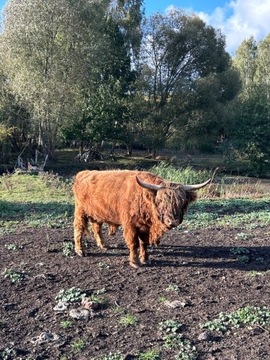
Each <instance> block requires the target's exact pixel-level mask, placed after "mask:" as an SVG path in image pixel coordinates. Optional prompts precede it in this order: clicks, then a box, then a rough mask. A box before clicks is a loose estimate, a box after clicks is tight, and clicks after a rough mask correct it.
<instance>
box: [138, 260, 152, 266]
mask: <svg viewBox="0 0 270 360" xmlns="http://www.w3.org/2000/svg"><path fill="white" fill-rule="evenodd" d="M140 263H141V265H150V264H151V261H150V260H143V259H141V260H140Z"/></svg>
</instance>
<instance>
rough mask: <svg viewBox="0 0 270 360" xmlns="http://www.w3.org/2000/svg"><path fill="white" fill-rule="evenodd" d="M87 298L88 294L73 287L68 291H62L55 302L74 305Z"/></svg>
mask: <svg viewBox="0 0 270 360" xmlns="http://www.w3.org/2000/svg"><path fill="white" fill-rule="evenodd" d="M85 296H86V294H85V293H84V292H83V291H82V290H81V289H80V288H76V287H72V288H70V289H67V290H64V289H62V290H60V291H59V293H58V295H56V297H55V300H57V301H62V302H67V303H73V302H79V301H81V300H82V298H84V297H85Z"/></svg>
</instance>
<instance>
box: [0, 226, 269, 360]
mask: <svg viewBox="0 0 270 360" xmlns="http://www.w3.org/2000/svg"><path fill="white" fill-rule="evenodd" d="M243 231H244V229H232V228H228V229H203V230H196V231H193V232H190V231H189V232H188V231H183V230H172V231H170V232H168V233H167V234H166V235H165V236H164V237H163V239H162V241H161V245H160V247H158V248H153V249H150V257H151V260H152V263H151V265H149V266H145V267H142V268H140V269H139V270H134V269H132V268H131V267H130V266H129V265H128V250H127V248H126V247H125V245H124V243H123V240H122V234H121V231H118V232H117V234H116V235H115V236H114V238H112V239H110V246H111V247H110V249H109V250H107V252H104V251H102V250H100V249H98V248H97V247H96V245H95V243H94V242H91V243H89V245H88V247H87V253H88V254H87V255H88V256H86V257H85V258H79V257H78V256H65V255H64V253H63V243H66V244H68V243H72V227H71V226H70V227H69V228H67V229H48V228H42V229H32V228H28V229H27V228H23V229H17V233H15V234H14V233H13V234H8V235H5V236H3V237H2V239H1V241H0V256H1V269H0V271H1V274H0V279H1V292H0V353H1V355H0V358H2V359H36V360H41V359H53V360H56V359H59V360H60V359H61V360H63V359H72V360H73V359H80V360H83V359H88V360H89V359H96V358H101V359H106V360H107V359H108V360H110V359H116V357H113V355H112V354H115V353H116V352H119V353H121V354H123V358H125V359H139V355H138V354H139V353H146V352H147V351H149V350H157V351H159V352H160V359H165V360H173V359H175V355H176V354H178V353H179V348H177V346H171V348H170V346H169V348H166V347H165V346H164V330H162V329H161V325H160V324H161V323H163V324H164V322H165V321H167V320H175V321H177V322H179V323H181V324H183V325H182V327H181V328H180V330H179V332H180V334H181V336H182V339H183V338H184V339H188V340H189V341H190V342H191V344H192V345H194V346H195V347H196V349H197V359H199V360H206V359H209V360H210V359H218V360H220V359H222V360H223V359H224V360H225V359H226V360H227V359H230V360H232V359H235V360H236V359H237V360H249V359H250V360H251V359H252V360H262V359H270V341H269V328H265V327H264V326H259V325H253V326H240V327H239V328H232V329H229V330H228V331H226V332H221V331H206V330H203V329H202V328H201V327H200V324H202V323H205V322H207V321H210V320H213V319H215V318H216V317H217V316H218V314H219V313H220V312H224V313H230V312H232V311H235V310H236V309H238V308H240V307H245V306H248V305H250V306H268V307H269V296H270V284H269V276H270V273H269V272H266V270H269V269H270V246H269V237H270V225H269V226H267V227H263V228H259V227H258V228H256V229H254V230H253V233H252V238H249V239H241V237H239V236H238V237H237V234H239V233H241V232H243ZM12 244H17V249H13V250H12V249H11V248H10V247H9V246H8V245H12ZM18 245H19V247H18ZM234 247H245V248H248V249H249V250H250V252H249V256H248V258H249V262H248V263H244V262H243V261H241V258H237V256H236V255H233V254H232V252H231V249H232V248H234ZM242 260H243V259H242ZM5 269H6V272H5V274H4V270H5ZM9 270H14V271H17V272H19V273H20V274H21V276H22V279H21V280H20V281H16V282H12V281H11V279H12V275H11V274H10V272H8V271H9ZM251 271H260V273H258V274H257V275H256V276H251V273H250V272H251ZM8 274H9V275H10V276H8ZM253 275H254V273H253ZM72 287H76V288H80V289H81V290H82V291H83V292H85V293H86V295H87V297H91V294H93V293H95V292H97V291H100V290H101V289H104V291H105V292H104V293H103V294H102V295H100V296H102V297H103V299H105V300H106V303H103V304H101V305H98V306H97V307H94V308H93V309H92V308H91V309H90V311H89V313H88V315H89V317H88V319H84V320H76V319H75V320H74V319H72V318H71V316H70V314H69V312H70V310H71V309H81V308H82V305H81V303H79V302H75V303H72V304H69V306H68V308H67V310H63V311H56V310H55V309H54V308H55V306H56V304H57V300H56V299H55V297H56V295H58V294H59V291H60V290H61V289H65V290H67V289H70V288H72ZM165 300H167V301H165ZM175 300H178V303H176V302H174V301H175ZM173 304H176V305H177V306H178V307H176V308H171V307H170V306H168V305H171V306H172V305H173ZM88 305H89V304H88ZM85 306H86V308H87V307H88V306H87V304H86V305H85ZM127 314H131V315H133V316H135V317H136V319H137V322H136V323H135V324H134V325H123V324H121V321H120V320H121V319H123V316H124V315H127ZM71 320H72V321H73V322H72V324H71V326H70V327H69V328H67V329H66V328H64V327H63V326H64V325H65V324H66V325H67V324H68V322H67V321H71ZM162 331H163V332H162ZM178 335H179V334H178ZM174 336H175V335H174ZM42 339H43V341H42ZM80 344H83V345H84V346H81V347H80ZM110 353H111V355H110V356H109V354H110ZM106 356H107V357H106ZM145 359H146V358H145ZM147 359H148V358H147ZM178 359H192V357H189V358H188V357H181V358H180V357H178ZM193 359H195V357H193ZM151 360H152V359H151Z"/></svg>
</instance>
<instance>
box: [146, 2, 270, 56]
mask: <svg viewBox="0 0 270 360" xmlns="http://www.w3.org/2000/svg"><path fill="white" fill-rule="evenodd" d="M144 3H145V10H146V15H147V16H148V15H151V14H152V13H153V12H160V13H166V11H169V9H171V8H172V7H176V8H179V9H181V10H184V11H185V12H186V13H195V14H196V15H198V16H199V17H201V18H202V19H203V21H204V22H205V23H207V24H208V25H211V26H213V27H214V28H215V29H220V30H221V33H222V34H223V35H225V38H226V50H227V51H228V52H229V53H230V54H231V55H232V56H234V55H235V52H236V50H237V48H238V47H239V46H240V45H241V43H242V42H243V41H244V40H246V39H249V38H250V37H251V36H253V37H254V39H255V40H256V41H260V40H263V39H265V37H266V36H267V35H268V34H270V0H228V1H226V0H160V1H157V0H145V1H144Z"/></svg>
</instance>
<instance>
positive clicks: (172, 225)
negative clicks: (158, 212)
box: [164, 218, 180, 229]
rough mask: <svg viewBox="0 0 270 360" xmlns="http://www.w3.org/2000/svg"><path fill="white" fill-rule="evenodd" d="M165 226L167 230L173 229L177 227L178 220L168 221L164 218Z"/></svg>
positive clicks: (168, 219)
mask: <svg viewBox="0 0 270 360" xmlns="http://www.w3.org/2000/svg"><path fill="white" fill-rule="evenodd" d="M164 222H165V225H166V226H167V227H168V228H169V229H171V228H173V227H176V226H177V225H179V223H180V222H179V220H174V219H170V218H166V219H165V221H164Z"/></svg>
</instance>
